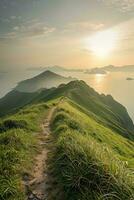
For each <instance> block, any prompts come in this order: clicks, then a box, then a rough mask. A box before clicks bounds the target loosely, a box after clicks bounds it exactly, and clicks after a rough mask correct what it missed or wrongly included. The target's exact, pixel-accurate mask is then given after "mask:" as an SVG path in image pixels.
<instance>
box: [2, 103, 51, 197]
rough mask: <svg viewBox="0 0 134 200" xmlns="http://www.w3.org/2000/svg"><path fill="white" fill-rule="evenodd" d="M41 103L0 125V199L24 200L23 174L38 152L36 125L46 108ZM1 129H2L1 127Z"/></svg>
mask: <svg viewBox="0 0 134 200" xmlns="http://www.w3.org/2000/svg"><path fill="white" fill-rule="evenodd" d="M50 106H51V105H49V106H48V105H46V104H44V103H41V104H37V105H32V106H29V107H26V108H24V109H21V110H20V111H19V112H18V113H16V114H15V115H12V116H10V117H8V118H4V119H2V120H1V124H0V130H1V131H0V199H1V200H7V199H8V200H24V199H25V194H24V188H23V185H22V177H23V174H24V173H25V172H27V171H30V169H31V166H32V164H33V162H34V157H35V155H36V153H37V152H38V151H39V146H38V135H39V133H40V131H41V128H40V123H41V121H42V119H43V118H44V117H45V115H46V114H47V112H48V110H49V107H50ZM2 127H3V128H2Z"/></svg>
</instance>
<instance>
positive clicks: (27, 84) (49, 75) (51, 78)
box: [15, 70, 75, 92]
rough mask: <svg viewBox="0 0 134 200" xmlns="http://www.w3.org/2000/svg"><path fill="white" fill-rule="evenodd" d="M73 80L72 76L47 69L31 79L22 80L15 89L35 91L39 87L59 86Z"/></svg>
mask: <svg viewBox="0 0 134 200" xmlns="http://www.w3.org/2000/svg"><path fill="white" fill-rule="evenodd" d="M72 80H75V79H74V78H72V77H64V76H61V75H58V74H56V73H54V72H52V71H48V70H47V71H44V72H43V73H41V74H39V75H38V76H35V77H33V78H31V79H27V80H24V81H21V82H20V83H18V85H17V86H16V88H15V90H17V91H20V92H35V91H37V90H39V89H44V88H46V89H48V88H52V87H57V86H59V85H60V84H61V83H65V84H66V83H68V82H70V81H72Z"/></svg>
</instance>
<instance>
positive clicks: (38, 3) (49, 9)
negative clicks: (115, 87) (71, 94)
mask: <svg viewBox="0 0 134 200" xmlns="http://www.w3.org/2000/svg"><path fill="white" fill-rule="evenodd" d="M133 27H134V0H0V73H1V74H3V73H5V72H6V71H10V70H13V69H17V70H21V69H27V68H30V67H31V68H33V67H37V68H38V67H42V66H43V67H44V66H51V65H60V66H65V67H71V68H72V67H78V68H90V67H96V66H104V65H109V64H113V65H118V66H121V65H132V64H134V56H133V55H134V28H133Z"/></svg>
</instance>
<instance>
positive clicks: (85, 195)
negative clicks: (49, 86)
mask: <svg viewBox="0 0 134 200" xmlns="http://www.w3.org/2000/svg"><path fill="white" fill-rule="evenodd" d="M52 129H53V133H54V137H55V139H56V141H57V142H56V148H57V151H56V152H55V153H54V161H53V162H54V164H53V170H54V174H55V176H56V177H57V181H58V183H59V184H61V185H62V187H63V191H64V193H65V199H67V200H75V199H76V200H77V199H80V200H86V199H87V200H89V199H92V200H98V199H111V200H114V199H121V200H125V199H127V200H130V199H133V198H134V185H133V181H134V175H133V173H132V170H131V169H132V168H133V167H134V143H133V142H132V141H130V140H128V139H126V138H124V137H122V136H121V135H119V134H117V133H116V132H114V131H112V130H111V129H110V128H107V127H106V126H104V125H102V124H100V123H97V122H96V120H94V119H93V118H92V117H89V115H87V114H85V112H83V110H82V109H80V108H79V107H77V106H76V105H75V104H74V103H72V102H70V101H68V100H65V102H64V103H63V102H62V104H61V105H60V106H59V107H58V109H57V112H56V113H55V116H54V118H53V123H52ZM61 169H62V170H61Z"/></svg>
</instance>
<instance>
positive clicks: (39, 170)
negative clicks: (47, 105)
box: [24, 107, 56, 200]
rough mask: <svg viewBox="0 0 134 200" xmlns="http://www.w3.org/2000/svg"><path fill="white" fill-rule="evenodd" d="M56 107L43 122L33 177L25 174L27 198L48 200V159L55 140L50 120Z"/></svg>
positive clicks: (28, 199)
mask: <svg viewBox="0 0 134 200" xmlns="http://www.w3.org/2000/svg"><path fill="white" fill-rule="evenodd" d="M55 109H56V108H55V107H54V108H52V109H51V110H50V111H49V113H48V116H47V118H46V119H45V121H44V122H43V124H42V130H43V134H42V135H41V138H40V145H41V149H42V150H41V152H40V154H39V155H37V157H36V160H35V165H34V167H33V173H32V177H31V178H30V177H29V175H25V177H24V184H25V188H26V193H27V200H48V199H49V198H48V189H49V187H50V185H49V179H51V178H50V177H49V176H50V175H49V173H48V171H47V159H48V153H49V152H50V148H49V147H50V146H51V145H52V143H53V141H52V138H51V137H50V132H51V131H50V121H51V118H52V115H53V113H54V111H55Z"/></svg>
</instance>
